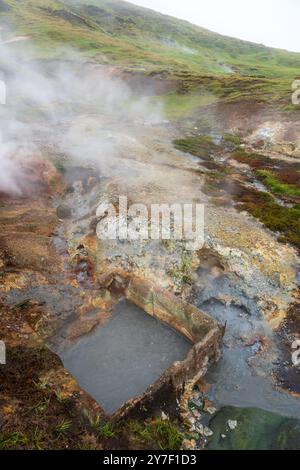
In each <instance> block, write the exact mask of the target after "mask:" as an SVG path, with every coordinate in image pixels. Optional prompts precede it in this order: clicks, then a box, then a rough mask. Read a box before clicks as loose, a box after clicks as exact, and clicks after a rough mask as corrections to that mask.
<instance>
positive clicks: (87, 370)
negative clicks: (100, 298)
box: [61, 300, 192, 414]
mask: <svg viewBox="0 0 300 470" xmlns="http://www.w3.org/2000/svg"><path fill="white" fill-rule="evenodd" d="M191 346H192V345H191V343H190V342H189V341H187V340H186V339H185V338H184V337H183V336H181V335H180V334H179V333H177V332H176V331H174V330H172V329H171V328H170V327H168V326H166V325H165V324H163V323H161V322H159V321H158V320H156V319H155V318H152V317H151V316H150V315H148V314H147V313H145V312H144V311H143V310H142V309H140V308H138V307H137V306H135V305H134V304H132V303H130V302H128V301H127V300H122V301H121V302H119V303H118V304H117V305H116V307H115V308H114V311H113V313H112V316H111V318H110V319H109V321H108V322H107V323H106V324H105V325H104V326H99V327H98V328H97V329H96V330H94V332H93V333H91V334H90V335H88V336H85V337H84V338H81V339H80V340H79V341H77V342H76V344H74V345H73V346H72V347H70V348H69V349H68V350H67V351H65V352H63V353H62V354H61V357H62V360H63V362H64V365H65V367H66V368H67V369H68V370H69V371H70V373H71V374H72V375H73V377H74V378H75V379H76V380H77V382H78V383H79V385H80V387H81V388H83V389H84V390H85V391H86V392H88V393H89V394H90V395H91V396H92V397H93V398H94V399H95V400H96V401H97V402H98V403H99V405H100V406H101V407H102V408H103V410H104V411H105V412H106V413H107V414H111V413H113V412H115V411H116V410H117V409H118V408H119V407H120V406H121V405H122V404H123V403H124V402H126V401H127V400H129V399H131V398H133V397H136V396H138V395H140V394H141V393H143V392H144V391H145V390H146V389H147V387H148V386H149V385H151V384H152V383H153V382H155V381H156V380H157V379H158V378H159V377H160V376H161V375H162V373H163V372H164V371H165V370H166V369H167V368H168V367H169V366H171V365H172V363H173V362H175V361H180V360H183V359H184V358H185V357H186V355H187V353H188V351H189V349H190V348H191Z"/></svg>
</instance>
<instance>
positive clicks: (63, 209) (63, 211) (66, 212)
mask: <svg viewBox="0 0 300 470" xmlns="http://www.w3.org/2000/svg"><path fill="white" fill-rule="evenodd" d="M56 215H57V217H58V218H59V219H69V218H70V217H71V215H72V210H71V209H70V207H69V206H67V205H66V204H61V205H60V206H58V207H57V209H56Z"/></svg>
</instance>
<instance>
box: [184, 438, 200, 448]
mask: <svg viewBox="0 0 300 470" xmlns="http://www.w3.org/2000/svg"><path fill="white" fill-rule="evenodd" d="M196 446H197V444H196V441H195V440H194V439H191V440H189V439H184V440H183V442H182V449H183V450H195V449H196V448H197V447H196Z"/></svg>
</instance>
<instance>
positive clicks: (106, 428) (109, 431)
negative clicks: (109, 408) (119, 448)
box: [98, 422, 117, 439]
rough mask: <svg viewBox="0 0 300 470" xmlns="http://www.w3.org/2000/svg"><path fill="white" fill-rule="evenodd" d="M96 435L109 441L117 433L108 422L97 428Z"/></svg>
mask: <svg viewBox="0 0 300 470" xmlns="http://www.w3.org/2000/svg"><path fill="white" fill-rule="evenodd" d="M98 433H99V435H100V436H101V437H103V438H104V439H111V438H113V437H115V436H116V435H117V431H116V430H115V429H114V425H113V424H112V423H109V422H107V423H105V424H103V425H102V426H99V427H98Z"/></svg>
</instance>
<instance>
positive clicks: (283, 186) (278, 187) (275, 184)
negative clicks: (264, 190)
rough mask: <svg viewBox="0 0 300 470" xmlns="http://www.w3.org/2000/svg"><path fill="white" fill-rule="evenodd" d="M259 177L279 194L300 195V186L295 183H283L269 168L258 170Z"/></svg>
mask: <svg viewBox="0 0 300 470" xmlns="http://www.w3.org/2000/svg"><path fill="white" fill-rule="evenodd" d="M256 174H257V176H258V177H259V179H260V180H261V181H262V182H263V183H264V184H265V185H266V186H267V187H268V188H269V189H270V190H271V191H272V193H274V194H277V195H279V196H290V197H300V188H297V187H296V186H294V185H291V184H287V183H283V182H282V181H280V179H279V178H278V177H276V176H275V175H274V173H273V172H271V171H268V170H257V171H256ZM299 178H300V175H299Z"/></svg>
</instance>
